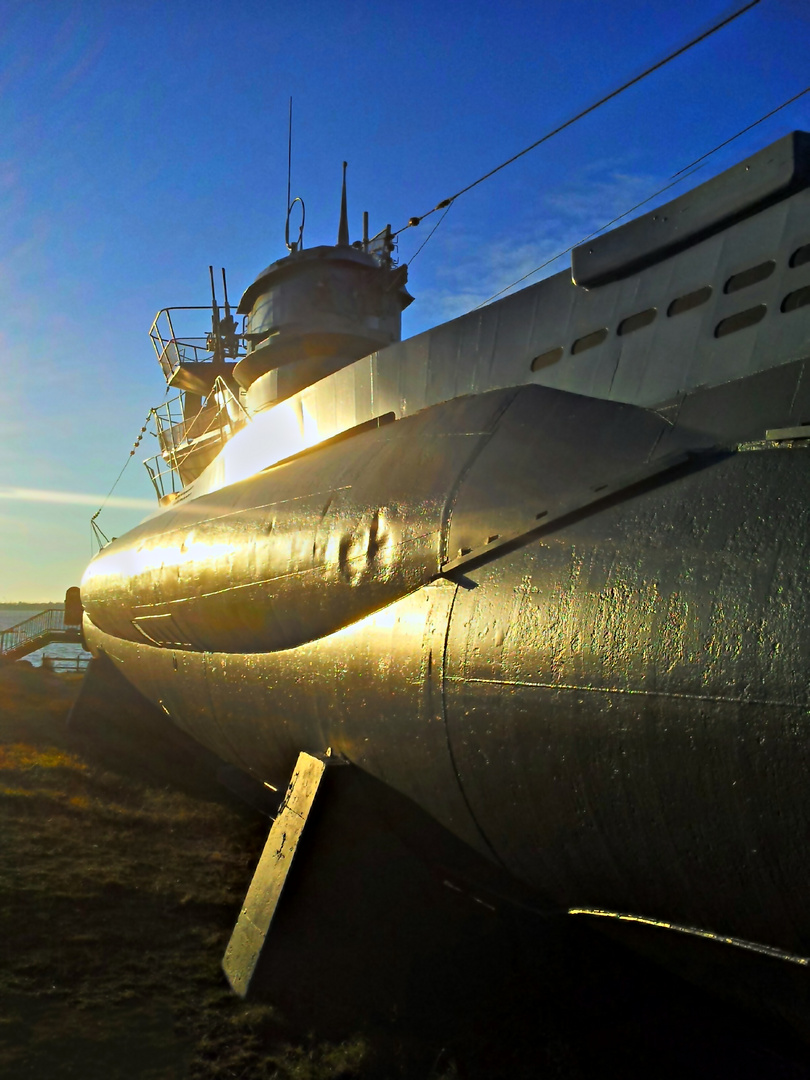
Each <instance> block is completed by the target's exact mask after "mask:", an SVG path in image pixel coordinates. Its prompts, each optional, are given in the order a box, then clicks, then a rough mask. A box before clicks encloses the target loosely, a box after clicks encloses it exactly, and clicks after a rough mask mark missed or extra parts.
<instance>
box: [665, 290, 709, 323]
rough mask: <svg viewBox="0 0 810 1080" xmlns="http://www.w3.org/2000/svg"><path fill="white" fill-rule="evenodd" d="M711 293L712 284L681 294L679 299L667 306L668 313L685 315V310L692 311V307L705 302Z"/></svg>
mask: <svg viewBox="0 0 810 1080" xmlns="http://www.w3.org/2000/svg"><path fill="white" fill-rule="evenodd" d="M711 295H712V287H711V285H704V286H703V288H701V289H695V291H694V292H689V293H685V294H684V295H683V296H679V297H678V298H677V300H673V301H672V303H671V304H670V305H669V307H668V308H667V315H669V316H670V317H672V316H673V315H683V313H684V312H685V311H691V310H692V308H696V307H700V305H701V304H705V303H706V301H707V300H708V299H709V297H710V296H711Z"/></svg>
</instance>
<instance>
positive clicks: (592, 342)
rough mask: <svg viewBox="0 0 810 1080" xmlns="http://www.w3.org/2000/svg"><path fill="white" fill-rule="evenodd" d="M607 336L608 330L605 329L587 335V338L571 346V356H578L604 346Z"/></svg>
mask: <svg viewBox="0 0 810 1080" xmlns="http://www.w3.org/2000/svg"><path fill="white" fill-rule="evenodd" d="M607 334H608V332H607V328H606V327H603V328H602V329H601V330H594V331H593V332H592V333H590V334H586V335H585V337H581V338H577V340H576V341H575V342H574V344H573V345H572V346H571V354H572V355H573V356H576V354H577V353H581V352H585V350H586V349H594V348H595V347H596V346H597V345H601V344H602V342H603V341H604V340H605V338H606V337H607Z"/></svg>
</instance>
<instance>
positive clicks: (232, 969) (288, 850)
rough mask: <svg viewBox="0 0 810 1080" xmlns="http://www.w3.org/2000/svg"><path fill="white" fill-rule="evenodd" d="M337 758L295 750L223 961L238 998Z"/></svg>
mask: <svg viewBox="0 0 810 1080" xmlns="http://www.w3.org/2000/svg"><path fill="white" fill-rule="evenodd" d="M339 762H340V759H339V758H332V757H331V755H323V756H318V757H315V756H313V755H312V754H306V753H301V754H299V755H298V761H297V762H296V765H295V769H294V770H293V774H292V779H291V780H290V786H289V787H288V788H287V794H286V795H285V797H284V801H283V802H282V804H281V807H280V809H279V812H278V816H277V817H276V819H275V821H274V822H273V824H272V826H271V828H270V834H269V836H268V837H267V843H266V844H265V845H264V850H263V851H262V855H261V858H260V859H259V865H258V866H257V867H256V872H255V873H254V875H253V879H252V881H251V883H250V887H249V888H248V891H247V896H246V897H245V902H244V904H243V905H242V910H241V912H240V914H239V918H238V919H237V921H236V926H235V927H234V929H233V934H232V935H231V940H230V941H229V942H228V947H227V949H226V950H225V957H224V959H223V961H222V968H223V971H224V972H225V975H226V976H227V979H228V982H229V983H230V984H231V987H232V989H233V990H235V991H236V993H237V994H239V996H240V997H245V995H246V994H247V992H248V990H249V988H250V982H251V979H252V978H253V974H254V972H255V971H256V966H257V964H258V962H259V957H260V956H261V952H262V948H263V946H264V943H265V939H266V938H267V934H268V931H269V930H270V924H271V923H272V921H273V916H274V915H275V913H276V908H277V907H278V903H279V900H280V899H281V893H282V891H283V889H284V885H285V884H286V882H287V878H288V875H289V873H290V869H291V867H292V864H293V860H294V858H295V853H296V851H297V850H298V844H299V842H300V840H301V836H302V835H303V832H304V829H305V827H306V824H307V820H308V819H309V815H310V813H311V811H312V808H313V806H314V804H315V798H316V796H317V794H318V790H319V788H320V786H321V781H322V780H323V777H324V774H325V772H326V769H327V766H329V765H333V764H337V763H339Z"/></svg>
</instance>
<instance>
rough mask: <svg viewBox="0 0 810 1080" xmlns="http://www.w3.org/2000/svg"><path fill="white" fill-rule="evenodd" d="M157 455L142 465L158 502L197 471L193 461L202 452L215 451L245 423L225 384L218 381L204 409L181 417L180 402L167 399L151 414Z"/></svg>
mask: <svg viewBox="0 0 810 1080" xmlns="http://www.w3.org/2000/svg"><path fill="white" fill-rule="evenodd" d="M152 417H153V419H154V423H155V434H156V435H157V438H158V443H159V445H160V453H158V454H155V455H154V456H153V457H151V458H147V460H146V461H145V462H144V466H145V467H146V471H147V472H148V474H149V479H150V480H151V481H152V484H153V486H154V488H155V492H156V493H157V497H158V499H163V498H165V496H166V495H168V494H177V493H178V492H180V491H182V490H183V488H184V487H185V486H186V484H187V483H189V480H190V479H192V478H193V475H194V474H196V472H197V471H198V470H197V469H195V467H194V465H193V464H192V460H191V459H192V458H193V457H195V456H196V457H198V458H199V455H200V451H201V450H203V448H209V449H213V448H214V447H215V448H216V449H217V450H218V449H219V448H220V447H222V446H224V444H225V443H226V442H227V441H228V439H230V438H231V436H232V435H234V434H235V433H236V432H237V431H238V430H239V429H240V428H241V427H243V426H244V424H245V423H246V422H247V419H248V416H247V413H246V412H245V410H244V408H243V407H242V404H241V403H240V401H239V400H238V398H236V397H235V396H234V394H233V393H232V391H231V390H230V388H229V387H228V385H227V383H226V382H225V381H224V380H223V379H221V378H217V379H216V380H215V381H214V385H213V387H212V390H211V393H210V394H209V396H208V399H207V400H206V403H205V404H204V405H203V407H202V408H201V409H200V410H199V411H198V412H196V413H195V414H194V415H193V416H185V415H184V413H183V398H182V396H178V397H176V398H170V399H169V401H166V402H164V403H163V404H162V405H160V406H158V407H157V408H156V409H153V410H152Z"/></svg>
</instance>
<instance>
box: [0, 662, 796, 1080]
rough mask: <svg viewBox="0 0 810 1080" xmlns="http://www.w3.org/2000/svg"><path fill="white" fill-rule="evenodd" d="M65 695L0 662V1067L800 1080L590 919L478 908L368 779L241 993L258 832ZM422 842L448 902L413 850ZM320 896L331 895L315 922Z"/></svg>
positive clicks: (318, 844)
mask: <svg viewBox="0 0 810 1080" xmlns="http://www.w3.org/2000/svg"><path fill="white" fill-rule="evenodd" d="M77 689H78V687H77V683H76V681H75V680H73V681H72V682H71V681H70V680H67V681H66V680H65V679H64V678H62V677H59V676H55V675H52V674H50V673H48V672H41V671H36V670H34V669H30V668H29V667H28V665H26V664H24V663H18V664H16V665H3V666H0V812H2V823H1V824H0V828H2V835H3V843H2V845H0V933H2V937H3V942H4V946H3V951H4V957H3V965H2V968H1V969H0V1003H1V1004H2V1008H1V1009H0V1074H1V1075H3V1076H10V1077H11V1076H13V1077H15V1078H17V1077H20V1078H26V1077H31V1078H37V1080H38V1078H40V1077H46V1076H47V1077H48V1078H49V1080H66V1078H72V1077H77V1078H78V1077H81V1078H82V1080H96V1078H99V1080H101V1078H102V1077H104V1078H105V1080H106V1078H111V1080H118V1078H121V1080H131V1078H141V1080H169V1078H175V1077H177V1078H181V1077H182V1078H185V1077H189V1078H193V1080H209V1078H226V1077H228V1078H250V1080H254V1078H258V1080H261V1078H270V1077H278V1078H290V1080H337V1078H344V1080H349V1078H352V1077H354V1078H358V1080H395V1078H397V1077H402V1078H406V1077H407V1078H410V1077H413V1078H415V1080H416V1078H418V1080H451V1078H459V1080H497V1078H499V1077H509V1078H510V1080H521V1078H524V1077H526V1078H528V1077H532V1078H534V1077H538V1076H549V1077H567V1078H580V1077H582V1078H586V1077H587V1078H590V1077H600V1078H603V1077H622V1078H623V1080H624V1078H626V1077H634V1076H639V1077H641V1076H643V1077H649V1076H655V1077H662V1078H663V1077H682V1076H689V1077H690V1080H691V1078H694V1080H699V1078H701V1077H710V1076H711V1077H716V1076H717V1075H720V1074H722V1075H734V1076H735V1077H737V1078H746V1077H761V1076H768V1077H785V1078H790V1080H793V1078H796V1080H799V1078H801V1077H810V1069H808V1068H807V1067H806V1065H805V1063H804V1058H803V1055H804V1050H803V1048H802V1047H800V1046H799V1045H798V1044H797V1043H796V1042H795V1040H791V1038H790V1037H789V1036H788V1035H786V1034H785V1033H784V1032H783V1031H781V1029H775V1028H772V1027H769V1026H767V1025H765V1024H763V1023H761V1022H760V1021H758V1020H757V1019H756V1018H753V1017H750V1016H748V1015H747V1014H744V1013H741V1012H739V1011H737V1010H734V1009H731V1008H730V1007H728V1006H725V1005H723V1004H721V1003H718V1002H717V1001H716V1000H715V999H713V998H710V997H709V996H707V995H705V994H703V993H701V992H700V991H697V990H694V989H692V988H690V987H689V986H687V985H686V984H684V983H681V982H679V981H678V980H677V979H673V978H671V977H670V976H668V975H667V974H665V973H663V972H662V971H660V970H659V969H658V968H656V967H655V966H653V965H652V964H649V963H647V962H646V961H644V960H642V959H640V958H638V957H636V956H634V955H633V954H631V953H628V952H626V951H625V950H624V949H622V948H620V947H619V946H618V945H615V944H614V943H612V942H610V941H608V940H607V939H604V938H602V937H600V936H597V935H595V934H593V933H592V932H591V931H589V930H588V929H587V928H584V927H578V926H576V925H574V924H571V923H560V922H559V921H555V922H554V923H549V922H547V921H545V920H536V919H535V918H534V917H533V916H531V915H529V914H526V913H525V912H523V913H521V912H520V910H519V909H518V908H517V907H515V906H514V905H512V904H506V905H503V904H499V903H498V901H497V898H496V899H495V902H494V903H490V901H491V900H493V897H494V896H495V893H496V892H497V889H498V888H499V887H500V886H499V885H498V884H496V883H494V882H493V883H492V888H491V891H490V893H485V894H482V895H479V896H478V897H477V899H476V898H474V892H470V891H465V888H464V880H465V874H466V873H467V871H469V873H470V874H471V875H473V876H476V875H478V876H479V877H480V874H479V871H480V868H478V867H465V866H464V865H463V861H464V856H463V854H461V853H459V852H457V851H448V850H445V849H444V848H442V844H443V841H442V840H441V838H439V837H435V844H436V845H437V846H435V847H431V845H432V844H433V840H432V839H430V830H429V829H427V828H426V827H425V823H424V822H423V821H421V820H418V821H417V820H415V819H414V820H413V821H412V823H411V824H412V827H413V832H412V834H411V833H410V832H409V829H410V826H409V825H408V820H409V818H408V814H407V813H406V812H405V810H406V808H403V807H401V806H400V805H399V804H398V803H397V799H396V797H392V796H390V795H389V794H388V793H386V792H385V791H380V790H376V784H374V782H369V781H368V780H366V779H361V781H360V782H359V786H357V785H356V786H355V788H354V791H353V792H352V791H351V790H349V791H348V793H347V792H344V793H343V794H342V796H341V797H340V798H339V799H337V800H332V801H331V802H327V803H325V804H324V805H325V806H326V807H327V812H326V813H325V815H324V819H323V820H322V822H321V825H320V826H319V827H318V829H317V830H316V836H315V839H314V841H313V844H314V847H313V849H312V850H311V851H310V855H311V856H312V857H311V858H310V859H309V860H308V861H307V862H306V864H305V865H304V870H303V872H302V874H301V875H299V877H298V879H297V883H296V884H295V885H294V886H292V888H291V892H290V895H289V897H287V899H288V901H289V902H288V905H287V909H286V914H281V913H280V917H279V924H278V926H276V927H275V928H274V930H275V931H276V933H275V934H274V936H273V939H272V941H271V943H270V946H269V948H268V950H267V956H266V958H265V959H264V962H263V971H262V983H263V985H262V993H261V994H260V995H259V1000H256V1001H253V1002H242V1001H240V1000H238V999H236V998H235V997H234V996H233V995H232V994H231V993H230V991H229V989H228V987H227V985H226V983H225V980H224V977H223V976H222V973H221V970H220V960H221V957H222V954H223V951H224V947H225V944H226V942H227V939H228V936H229V934H230V931H231V928H232V925H233V922H234V919H235V917H236V915H237V913H238V910H239V907H240V904H241V900H242V898H243V896H244V892H245V890H246V888H247V885H248V883H249V880H250V877H251V874H252V871H253V867H254V866H255V862H256V860H257V859H258V856H259V853H260V851H261V848H262V845H263V842H264V839H265V836H266V831H267V819H266V818H264V817H262V816H261V815H259V814H257V813H254V812H253V811H250V810H246V809H244V808H243V807H241V806H239V805H237V804H236V803H235V802H234V801H233V800H232V798H231V797H230V796H229V795H228V794H227V793H220V792H219V791H218V790H217V789H216V787H215V785H214V784H213V782H212V780H211V776H212V775H213V774H211V773H207V774H206V773H205V769H207V768H209V766H210V765H211V762H210V761H209V762H207V763H205V764H204V766H203V765H192V767H191V768H190V774H191V775H190V779H188V778H186V779H187V780H188V782H186V781H184V786H185V788H186V790H180V789H179V788H178V787H177V786H175V785H173V784H171V785H170V784H169V783H168V779H169V778H168V777H167V775H166V772H165V761H166V759H163V771H161V769H157V770H156V771H155V772H153V773H150V769H149V762H150V755H149V754H146V755H144V754H141V755H140V757H138V756H137V755H136V756H135V766H134V767H132V768H130V762H131V758H130V757H128V752H129V750H130V749H131V748H132V747H133V746H134V745H135V744H137V743H138V742H139V740H141V736H140V735H138V736H135V735H133V729H132V728H131V727H128V726H127V724H128V723H129V721H127V723H126V724H124V725H123V728H124V730H121V729H117V728H116V724H115V714H114V712H113V715H112V717H110V716H108V717H107V721H106V722H107V723H108V725H110V724H111V725H112V735H111V738H110V739H108V741H107V743H106V745H102V744H101V743H100V742H99V741H98V740H95V739H94V738H93V737H92V735H89V734H88V733H87V732H85V733H84V735H83V736H81V737H78V736H76V735H71V734H70V733H69V732H68V730H67V728H66V726H65V717H66V714H67V711H68V709H69V708H70V705H71V702H72V701H73V698H74V696H75V694H76V692H77ZM123 715H124V713H123V712H122V713H121V714H120V716H123ZM120 716H119V719H120ZM150 738H151V736H150ZM141 745H143V742H142V740H141ZM80 749H81V752H79V751H80ZM152 750H154V747H152ZM183 753H185V750H183ZM172 767H173V768H176V767H177V760H174V761H173V763H172ZM201 770H202V771H201ZM206 776H207V779H206ZM212 795H215V797H211V796H212ZM369 798H371V800H372V802H373V804H374V806H375V807H378V808H380V814H379V815H378V816H379V821H380V828H379V830H374V829H371V830H370V831H368V832H366V833H365V834H364V833H362V832H358V831H356V830H352V829H351V828H350V827H349V826H350V822H351V821H352V820H353V819H354V818H355V817H356V815H357V814H358V813H361V814H362V813H363V809H362V807H363V806H364V805H366V806H367V805H368V803H367V800H368V799H369ZM392 799H393V801H391V800H392ZM364 800H366V802H364ZM366 816H367V817H368V816H369V815H366ZM371 816H372V817H373V816H374V815H371ZM389 816H390V817H391V818H392V819H393V818H396V819H397V824H398V827H399V835H398V836H397V837H395V838H392V837H391V836H390V835H389V833H388V830H387V829H386V828H385V822H386V820H387V819H388V817H389ZM375 820H376V818H375ZM347 835H349V836H350V838H351V841H350V843H349V844H348V846H346V839H345V838H346V836H347ZM341 838H342V839H341ZM423 844H424V845H427V846H428V847H429V848H431V850H430V852H429V854H430V860H431V863H432V864H433V865H442V866H446V867H447V872H448V873H449V874H450V876H451V877H453V875H455V877H454V884H455V885H456V889H448V888H446V887H445V886H444V884H443V881H444V878H443V876H442V875H439V877H438V878H437V877H436V875H435V873H433V872H432V871H431V870H430V869H429V868H428V865H427V862H426V861H425V860H424V859H422V858H419V857H417V856H418V854H419V849H420V847H421V845H423ZM415 849H416V850H417V855H415V854H414V851H415ZM369 859H370V860H371V870H369V868H368V863H369ZM459 860H460V861H459ZM372 877H373V878H374V879H375V888H371V887H370V884H371V878H372ZM324 888H331V889H332V897H333V900H334V903H332V904H329V905H327V906H326V908H323V907H320V908H319V907H318V897H319V895H322V893H323V890H324ZM459 888H460V891H458V889H459ZM480 899H484V901H485V904H479V903H478V902H477V900H480ZM486 904H488V905H489V906H485V905H486ZM492 908H495V910H494V911H493V910H492Z"/></svg>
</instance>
